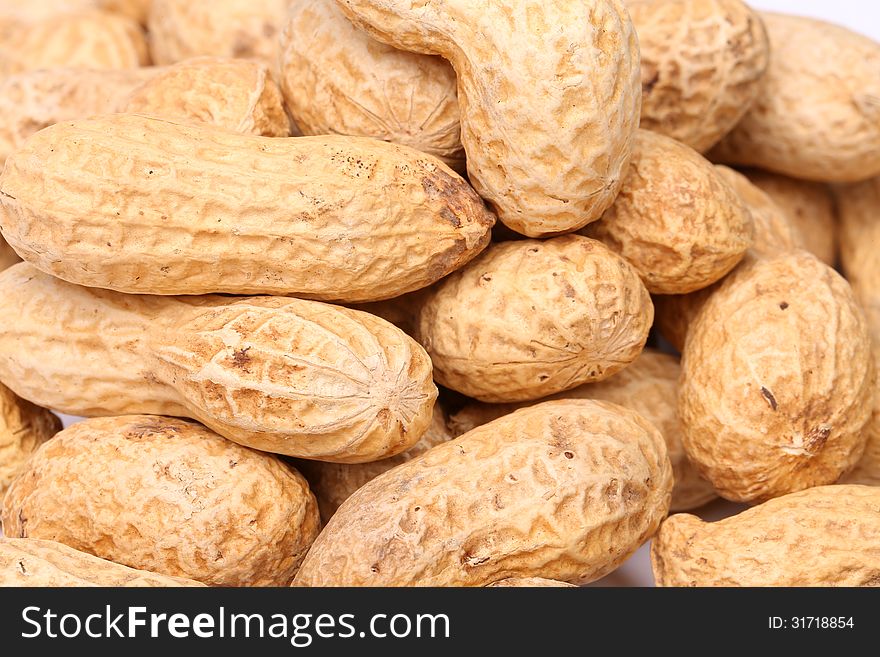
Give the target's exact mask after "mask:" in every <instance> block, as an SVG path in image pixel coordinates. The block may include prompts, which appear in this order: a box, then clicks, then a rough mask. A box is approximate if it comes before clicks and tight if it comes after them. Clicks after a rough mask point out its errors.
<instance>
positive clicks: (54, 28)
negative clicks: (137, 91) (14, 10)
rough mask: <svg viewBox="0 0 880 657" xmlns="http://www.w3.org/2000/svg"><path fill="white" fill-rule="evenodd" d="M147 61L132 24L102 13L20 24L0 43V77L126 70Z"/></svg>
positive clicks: (141, 37)
mask: <svg viewBox="0 0 880 657" xmlns="http://www.w3.org/2000/svg"><path fill="white" fill-rule="evenodd" d="M149 62H150V57H149V53H148V52H147V42H146V39H145V37H144V34H143V31H142V30H141V28H140V26H139V25H138V24H137V23H135V22H134V21H132V20H130V19H128V18H125V17H123V16H119V15H117V14H111V13H109V12H103V11H84V12H82V13H76V14H66V13H62V14H60V15H57V16H53V17H51V18H46V19H44V20H40V21H35V22H27V23H21V24H20V25H18V26H17V27H16V28H14V29H13V30H12V33H11V35H10V36H8V37H7V38H5V39H3V40H2V44H0V74H2V75H13V74H15V73H21V72H24V71H30V70H35V69H41V68H49V67H57V66H66V67H71V68H92V69H126V68H137V67H138V66H146V65H147V64H149Z"/></svg>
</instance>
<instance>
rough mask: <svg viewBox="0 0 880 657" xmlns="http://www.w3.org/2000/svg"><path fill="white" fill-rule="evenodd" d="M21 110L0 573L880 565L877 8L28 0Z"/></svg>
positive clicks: (514, 575) (720, 578) (476, 575)
mask: <svg viewBox="0 0 880 657" xmlns="http://www.w3.org/2000/svg"><path fill="white" fill-rule="evenodd" d="M0 117H2V121H0V157H2V158H3V159H4V160H5V167H4V169H3V172H2V176H0V202H2V212H0V231H2V235H3V238H4V240H5V241H4V242H3V244H2V247H0V262H2V264H0V266H2V267H3V272H2V273H0V317H2V319H0V381H2V384H3V386H0V409H2V413H0V495H3V497H2V508H0V518H2V526H3V532H4V534H5V538H2V539H0V583H2V584H4V585H31V586H88V585H105V586H106V585H111V586H203V585H209V586H288V585H294V586H560V587H561V586H571V585H583V584H586V583H589V582H592V581H595V580H597V579H599V578H601V577H603V576H605V575H607V574H608V573H611V572H612V571H614V570H615V569H616V568H618V566H620V565H621V564H622V563H623V562H624V561H625V560H626V559H627V558H628V557H629V556H631V555H632V554H633V553H634V552H635V551H636V550H637V549H638V548H639V547H640V546H642V545H643V544H644V543H646V542H647V541H648V540H650V539H652V549H651V556H652V565H653V569H654V576H655V578H656V581H657V584H658V585H662V586H695V585H696V586H706V585H709V586H713V585H717V586H739V585H748V586H755V585H757V586H819V585H823V586H824V585H856V586H861V585H874V586H878V585H880V397H878V385H877V379H876V376H877V375H876V371H875V370H876V365H875V361H876V360H877V359H878V358H880V44H878V43H876V42H873V41H872V40H870V39H868V38H866V37H863V36H860V35H858V34H856V33H854V32H851V31H849V30H847V29H844V28H842V27H838V26H835V25H832V24H829V23H825V22H821V21H817V20H812V19H807V18H800V17H795V16H787V15H778V14H768V13H762V12H759V11H757V10H755V9H752V8H750V7H748V6H747V5H746V4H744V3H743V2H741V1H740V0H628V1H626V2H623V1H621V0H549V1H548V0H541V1H539V0H485V1H481V2H476V1H475V0H430V1H426V2H412V1H407V0H152V1H151V0H128V1H124V0H77V1H69V0H68V1H64V2H62V1H61V0H29V1H28V2H26V3H22V2H18V1H14V0H0ZM734 167H735V168H734ZM19 260H21V261H23V262H19ZM836 266H839V267H840V270H841V271H842V272H843V274H844V275H845V278H844V276H842V275H841V274H839V273H838V272H837V271H836V270H835V267H836ZM679 354H680V358H679ZM46 409H52V410H53V411H56V412H60V413H66V414H71V415H76V416H82V417H85V418H87V419H85V420H83V421H81V422H78V423H75V424H73V425H71V426H70V427H68V428H67V429H64V430H61V426H60V424H59V421H58V420H57V418H56V416H55V415H53V414H52V413H51V412H50V411H49V410H46ZM719 497H720V498H724V499H726V500H730V501H733V502H737V503H740V504H742V505H751V507H750V508H748V507H746V506H742V507H741V508H742V509H744V510H742V511H741V512H739V513H737V514H735V515H733V516H731V517H729V518H726V519H724V520H720V521H717V522H704V521H702V520H701V519H700V518H699V517H697V516H695V515H691V514H688V513H684V512H686V511H690V510H694V509H697V508H698V507H701V506H703V505H705V504H707V503H709V502H711V501H712V500H715V499H717V498H719Z"/></svg>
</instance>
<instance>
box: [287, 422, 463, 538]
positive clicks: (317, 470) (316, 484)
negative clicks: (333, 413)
mask: <svg viewBox="0 0 880 657" xmlns="http://www.w3.org/2000/svg"><path fill="white" fill-rule="evenodd" d="M451 439H452V434H451V433H449V429H447V428H446V417H445V416H444V414H443V411H442V410H441V409H440V408H439V407H438V408H435V409H434V415H433V417H432V418H431V424H430V425H429V426H428V430H427V431H425V433H424V434H422V437H421V438H419V442H417V443H416V444H415V445H413V446H412V447H410V448H409V449H408V450H406V451H405V452H403V453H402V454H398V455H397V456H392V457H391V458H387V459H382V460H381V461H373V462H372V463H353V464H348V463H327V462H322V461H302V462H301V463H298V464H297V468H299V470H300V471H301V472H302V473H303V475H305V477H306V479H308V480H309V485H310V486H311V488H312V491H313V492H314V494H315V497H316V498H317V500H318V508H319V509H320V510H321V519H322V520H323V521H324V522H327V521H328V520H329V519H330V517H331V516H332V515H333V514H334V513H336V510H337V509H338V508H339V506H340V505H341V504H342V503H343V502H345V500H347V499H348V498H349V497H351V495H352V494H353V493H354V492H355V491H356V490H357V489H359V488H360V487H361V486H363V485H364V484H366V483H367V482H368V481H372V480H373V479H375V478H376V477H378V476H379V475H380V474H382V473H384V472H388V470H390V469H391V468H393V467H396V466H398V465H400V464H401V463H406V462H407V461H410V460H412V459H414V458H415V457H417V456H420V455H422V454H424V453H425V452H427V451H428V450H429V449H431V448H432V447H434V446H435V445H439V444H440V443H445V442H446V441H447V440H451Z"/></svg>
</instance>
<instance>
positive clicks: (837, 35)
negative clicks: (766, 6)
mask: <svg viewBox="0 0 880 657" xmlns="http://www.w3.org/2000/svg"><path fill="white" fill-rule="evenodd" d="M761 17H762V18H763V20H764V24H765V25H766V27H767V32H768V34H769V35H770V45H771V50H772V53H773V55H772V57H771V58H770V66H769V68H768V69H767V74H766V76H764V79H763V81H762V83H761V91H760V94H759V95H758V98H757V100H756V101H755V104H754V105H752V108H751V110H750V111H749V112H748V113H747V114H746V115H745V117H744V118H743V120H742V121H740V123H739V124H738V125H737V127H736V128H735V129H734V131H733V132H731V133H730V135H728V137H727V138H726V139H724V140H723V141H722V142H721V143H720V144H719V145H718V147H717V148H716V149H715V150H714V151H713V152H712V157H713V158H714V159H717V160H718V161H722V162H729V163H733V164H743V165H748V166H757V167H760V168H762V169H767V170H769V171H775V172H777V173H782V174H785V175H788V176H792V177H794V178H804V179H806V180H815V181H818V182H825V181H833V182H857V181H859V180H865V179H866V178H871V177H873V176H876V175H880V44H878V43H877V42H875V41H873V40H871V39H869V38H867V37H864V36H862V35H860V34H856V33H855V32H852V31H851V30H848V29H846V28H843V27H839V26H837V25H832V24H830V23H826V22H823V21H819V20H814V19H811V18H802V17H799V16H785V15H782V14H770V13H762V14H761Z"/></svg>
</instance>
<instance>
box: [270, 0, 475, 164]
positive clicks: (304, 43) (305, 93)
mask: <svg viewBox="0 0 880 657" xmlns="http://www.w3.org/2000/svg"><path fill="white" fill-rule="evenodd" d="M289 12H290V13H289V17H288V21H287V26H286V27H285V29H284V33H283V35H282V39H281V49H282V54H281V88H282V91H283V92H284V98H285V101H286V102H287V107H288V109H289V110H290V113H291V116H292V117H293V119H294V121H295V122H296V124H297V126H299V128H300V130H302V131H303V133H304V134H307V135H323V134H343V135H361V136H365V137H375V138H377V139H383V140H385V141H390V142H394V143H396V144H404V145H406V146H410V147H412V148H415V149H416V150H419V151H424V152H425V153H430V154H431V155H435V156H437V157H439V158H440V159H442V160H443V161H444V162H445V163H446V164H448V165H449V166H450V167H452V168H453V169H456V170H460V171H463V170H464V150H463V149H462V146H461V137H460V133H461V129H460V120H459V113H458V96H457V93H456V87H457V85H456V79H455V71H453V70H452V67H451V66H449V64H448V63H447V62H446V61H445V60H444V59H442V58H440V57H436V56H431V55H419V54H416V53H411V52H404V51H402V50H397V49H396V48H392V47H391V46H388V45H385V44H384V43H381V42H379V41H376V40H375V39H373V38H372V37H370V36H368V35H367V34H365V33H364V32H362V31H360V30H358V29H357V28H355V27H354V25H352V24H351V22H350V21H349V20H348V19H347V18H346V17H345V15H344V14H343V13H342V12H341V11H340V9H339V7H338V6H337V4H336V2H335V0H295V1H293V2H291V3H290V9H289Z"/></svg>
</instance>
